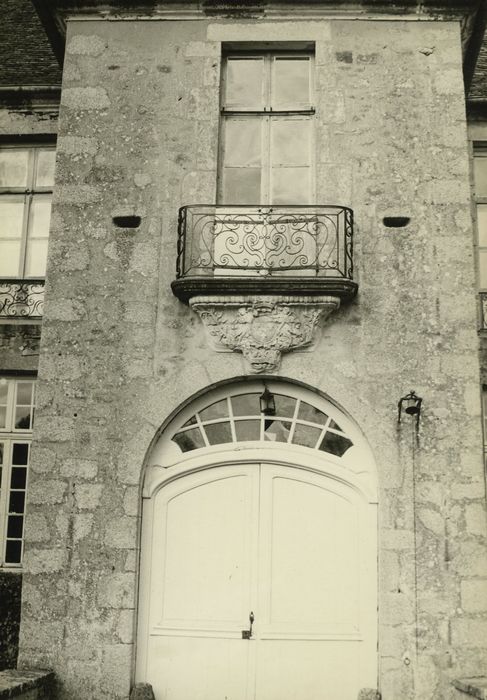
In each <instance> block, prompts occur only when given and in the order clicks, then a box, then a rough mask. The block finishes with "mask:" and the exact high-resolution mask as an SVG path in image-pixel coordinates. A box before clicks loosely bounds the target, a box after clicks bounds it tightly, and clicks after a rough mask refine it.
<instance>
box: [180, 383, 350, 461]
mask: <svg viewBox="0 0 487 700" xmlns="http://www.w3.org/2000/svg"><path fill="white" fill-rule="evenodd" d="M259 398H260V393H259V392H255V393H247V394H244V393H242V394H237V395H234V396H227V397H226V398H224V399H219V400H218V401H216V402H215V403H212V404H210V405H209V406H205V408H203V409H202V410H201V411H198V412H197V413H195V414H194V415H193V416H191V418H189V420H187V421H186V422H185V423H184V425H183V426H182V427H180V428H178V431H177V432H176V433H175V435H174V436H173V437H172V440H173V442H175V443H176V445H178V447H179V448H180V449H181V451H182V452H189V451H191V450H197V449H200V448H202V447H210V446H212V445H220V444H222V443H229V442H246V441H250V440H252V441H255V440H257V441H259V440H260V441H263V442H269V441H270V442H286V443H291V444H293V445H302V446H304V447H310V448H311V449H315V450H321V451H322V452H328V453H329V454H332V455H335V456H337V457H342V456H343V455H344V454H345V452H346V451H347V450H348V449H349V448H350V447H351V446H352V444H353V443H352V441H351V439H350V438H349V437H348V436H347V435H346V434H345V433H344V432H343V430H342V429H341V427H340V426H339V425H338V423H336V422H335V421H334V420H333V419H332V418H331V417H330V416H328V415H327V414H326V413H324V412H323V411H321V410H320V409H319V408H316V407H315V406H313V405H312V404H310V403H307V402H306V401H303V400H301V399H299V398H296V397H294V396H286V395H285V394H278V393H276V394H274V401H275V405H276V410H275V415H272V416H269V415H264V414H263V413H261V411H260V402H259Z"/></svg>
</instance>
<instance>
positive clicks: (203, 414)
mask: <svg viewBox="0 0 487 700" xmlns="http://www.w3.org/2000/svg"><path fill="white" fill-rule="evenodd" d="M199 415H200V418H201V420H202V421H205V420H212V419H214V418H224V417H225V416H228V404H227V400H226V399H222V400H221V401H217V402H216V403H213V404H211V406H208V407H207V408H204V409H203V410H202V411H199Z"/></svg>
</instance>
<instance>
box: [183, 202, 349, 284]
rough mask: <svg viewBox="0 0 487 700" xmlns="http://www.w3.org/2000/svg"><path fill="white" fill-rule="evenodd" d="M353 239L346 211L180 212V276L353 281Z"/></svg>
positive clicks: (210, 209)
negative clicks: (303, 278) (287, 277)
mask: <svg viewBox="0 0 487 700" xmlns="http://www.w3.org/2000/svg"><path fill="white" fill-rule="evenodd" d="M352 236H353V213H352V211H351V209H348V208H347V207H337V206H306V207H305V206H286V207H279V206H269V207H244V206H218V207H217V206H208V205H201V206H198V205H193V206H187V207H182V208H181V209H180V211H179V233H178V261H177V276H178V278H181V277H185V276H201V275H203V276H204V275H208V276H210V275H214V276H215V275H229V276H232V275H249V274H250V275H261V276H272V275H283V274H284V275H286V274H292V275H296V276H314V277H340V278H348V279H352V273H353V269H352Z"/></svg>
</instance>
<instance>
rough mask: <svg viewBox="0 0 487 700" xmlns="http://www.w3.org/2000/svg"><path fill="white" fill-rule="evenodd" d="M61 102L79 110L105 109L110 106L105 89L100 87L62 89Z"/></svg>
mask: <svg viewBox="0 0 487 700" xmlns="http://www.w3.org/2000/svg"><path fill="white" fill-rule="evenodd" d="M61 102H62V104H63V105H64V106H65V107H68V108H69V109H76V110H79V111H84V110H94V109H106V108H107V107H109V106H110V100H109V99H108V95H107V91H106V90H105V88H102V87H70V88H66V89H65V90H63V93H62V98H61Z"/></svg>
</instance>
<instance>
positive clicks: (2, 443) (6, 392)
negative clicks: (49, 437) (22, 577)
mask: <svg viewBox="0 0 487 700" xmlns="http://www.w3.org/2000/svg"><path fill="white" fill-rule="evenodd" d="M34 406H35V380H34V378H25V379H11V378H7V377H0V564H3V565H5V566H14V567H15V566H20V565H21V563H22V551H23V535H24V516H25V501H26V492H27V481H28V470H29V458H30V438H31V435H32V427H33V424H34Z"/></svg>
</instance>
